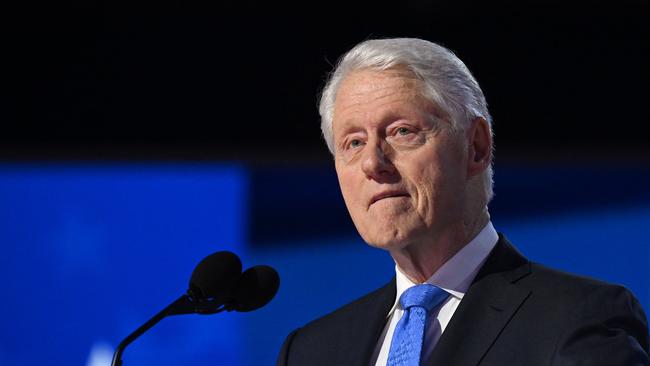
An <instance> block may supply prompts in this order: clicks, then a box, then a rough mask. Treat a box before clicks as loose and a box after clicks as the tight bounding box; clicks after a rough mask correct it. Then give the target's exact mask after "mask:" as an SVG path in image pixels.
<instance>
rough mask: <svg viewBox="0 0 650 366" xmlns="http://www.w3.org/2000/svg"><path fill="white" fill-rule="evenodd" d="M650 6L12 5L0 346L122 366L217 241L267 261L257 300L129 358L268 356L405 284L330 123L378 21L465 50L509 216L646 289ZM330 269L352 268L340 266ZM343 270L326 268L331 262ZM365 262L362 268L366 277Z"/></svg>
mask: <svg viewBox="0 0 650 366" xmlns="http://www.w3.org/2000/svg"><path fill="white" fill-rule="evenodd" d="M648 10H649V9H648V3H647V2H645V1H619V2H616V4H614V3H602V4H594V3H589V2H584V3H583V2H577V3H575V2H574V3H572V5H570V6H569V5H566V4H563V3H560V2H553V1H551V2H549V1H544V2H531V3H527V4H525V5H524V4H521V3H515V2H510V3H508V2H505V3H502V4H499V5H495V4H487V3H485V4H483V3H481V4H474V3H472V2H469V1H454V2H451V1H432V2H421V1H402V2H400V3H399V4H397V3H394V4H390V5H389V4H386V5H385V6H379V3H376V2H375V3H372V4H371V3H367V4H365V5H364V4H358V5H355V6H352V5H350V4H346V5H343V4H329V3H328V4H325V3H323V4H320V3H319V4H316V5H314V4H308V3H305V4H303V5H291V6H290V5H285V4H278V3H269V2H256V1H240V2H229V1H224V2H220V3H218V4H217V3H212V4H204V3H200V2H196V1H188V2H172V1H162V2H160V1H157V2H153V1H151V2H145V1H137V2H133V1H132V2H128V3H120V2H116V1H111V2H88V1H83V2H82V1H76V2H75V1H68V2H64V3H55V4H54V3H53V4H49V5H44V6H42V7H37V6H34V5H30V7H16V8H14V9H8V11H5V12H3V14H2V15H1V17H2V18H3V19H2V20H3V21H2V22H0V24H2V25H0V27H2V32H1V33H2V36H0V37H2V38H3V40H2V41H3V42H2V44H3V59H4V61H5V67H4V68H3V71H2V73H3V82H2V83H1V85H2V86H1V87H0V88H1V89H0V93H2V94H1V97H2V98H0V103H1V104H0V107H1V108H0V118H1V121H2V132H1V133H0V160H1V161H0V218H1V220H0V245H1V248H2V252H3V255H1V256H0V275H2V277H3V278H5V280H4V281H2V282H0V293H1V294H2V295H0V296H1V297H2V298H1V301H0V364H1V365H62V364H66V365H88V366H100V365H108V364H109V363H110V357H111V355H112V352H113V350H114V347H115V346H116V345H117V343H119V341H120V340H121V339H122V338H123V337H124V336H126V335H127V334H128V333H130V332H131V331H133V330H134V329H135V328H136V327H138V326H139V325H140V324H141V323H143V322H144V321H146V320H147V319H148V318H149V317H151V316H152V315H154V314H155V313H156V312H158V311H159V310H160V309H162V308H163V307H164V306H166V305H167V304H168V303H169V302H171V301H172V300H174V299H175V298H176V297H178V296H179V295H180V294H181V293H183V292H184V291H185V290H186V288H187V282H188V280H189V277H190V274H191V271H192V269H193V268H194V265H195V264H196V263H198V261H199V260H200V259H202V258H203V257H204V256H206V255H208V254H210V253H212V252H215V251H218V250H231V251H234V252H236V253H238V254H239V255H240V257H241V258H242V261H243V263H244V266H245V267H250V266H253V265H256V264H269V265H271V266H273V267H275V268H276V269H277V270H278V272H279V273H280V276H281V279H282V281H281V286H280V291H279V293H278V295H277V297H276V298H275V299H274V300H273V301H272V302H271V303H270V304H269V305H268V306H266V307H264V308H262V309H260V310H258V311H256V312H253V313H224V314H218V315H212V316H199V315H186V316H178V317H172V318H168V319H165V320H163V321H162V322H161V323H159V324H158V325H157V326H156V327H154V328H153V329H151V330H150V331H149V332H148V333H146V334H145V335H144V336H143V337H141V338H140V339H138V340H137V341H136V342H135V343H133V344H132V345H131V346H130V347H129V348H128V349H127V351H126V353H125V354H124V363H125V365H127V366H128V365H151V364H156V365H179V364H194V363H200V362H206V363H214V364H224V365H268V364H273V362H274V360H275V357H276V355H277V352H278V350H279V347H280V345H281V343H282V341H283V339H284V337H285V336H286V335H287V334H288V333H289V332H290V331H291V330H292V329H294V328H296V327H298V326H300V325H302V324H304V323H305V322H307V321H309V320H310V319H313V318H315V317H317V316H319V315H322V314H324V313H326V312H328V311H331V310H333V309H335V308H336V307H338V306H339V305H341V304H343V303H345V302H348V301H350V300H352V299H354V298H356V297H357V296H359V295H361V294H363V293H365V292H367V291H369V290H372V289H374V288H376V287H379V286H381V285H383V284H384V283H385V282H387V281H389V280H390V278H391V276H392V274H393V272H394V267H393V264H392V261H391V259H390V257H389V256H388V255H387V254H386V253H383V252H381V251H378V250H374V249H370V248H368V247H367V246H366V245H365V244H364V243H363V242H362V241H361V239H360V238H359V237H358V235H357V234H356V232H355V230H354V227H353V225H352V223H351V221H350V219H349V217H348V215H347V212H346V209H345V206H344V204H343V200H342V198H341V197H340V193H339V191H338V185H337V180H336V175H335V173H334V169H333V164H332V162H331V157H330V156H329V153H328V152H327V149H326V147H325V145H324V143H323V142H322V141H321V137H320V129H319V117H318V113H317V102H318V98H317V95H318V91H319V90H320V89H321V88H322V86H323V82H324V79H325V76H326V74H327V72H328V71H330V70H331V68H332V64H333V63H335V61H336V59H337V58H338V56H339V55H341V54H342V53H343V52H345V51H346V50H347V49H349V48H350V47H352V46H353V45H354V44H356V43H357V42H359V41H361V40H363V39H367V38H375V37H395V36H410V37H420V38H425V39H429V40H431V41H435V42H438V43H441V44H442V45H444V46H446V47H448V48H450V49H451V50H453V51H454V52H455V53H456V54H457V55H458V56H459V57H460V58H461V59H463V60H464V61H465V62H466V64H467V65H468V67H469V68H470V70H472V71H473V73H474V75H475V76H476V78H477V79H478V81H479V83H480V84H481V86H482V88H483V90H484V92H485V94H486V96H487V100H488V103H489V104H490V110H491V113H492V115H493V117H494V121H495V122H494V129H495V134H496V137H495V141H496V161H495V171H496V174H495V180H496V185H495V191H496V197H495V199H494V201H493V203H492V204H491V213H492V217H493V222H494V224H495V226H496V228H497V230H498V231H501V232H503V233H505V235H506V236H508V237H509V238H510V239H511V241H513V242H514V243H515V244H516V245H517V246H518V248H519V249H520V250H521V251H522V252H523V253H524V254H525V255H527V256H528V257H529V258H531V259H532V260H534V261H536V262H541V263H544V264H546V265H549V266H552V267H556V268H559V269H562V270H566V271H570V272H575V273H580V274H584V275H588V276H593V277H597V278H600V279H603V280H606V281H610V282H615V283H620V284H623V285H625V286H627V287H629V288H630V289H632V291H633V292H634V293H635V294H636V295H637V297H638V298H639V300H640V301H641V303H642V304H643V306H644V308H645V309H646V311H649V310H650V191H649V190H648V187H649V186H650V169H649V168H650V141H649V140H650V139H649V137H648V136H649V132H650V128H649V127H648V124H649V122H650V121H649V118H648V113H647V106H648V100H649V97H650V93H648V90H647V85H648V81H649V80H650V78H649V75H648V74H649V72H648V67H647V65H648V64H650V62H649V61H650V56H649V55H650V52H649V51H650V50H649V46H648V45H649V44H650V42H649V41H650V29H649V27H650V25H649V23H648V22H647V14H648ZM332 268H335V270H334V271H332ZM325 273H327V276H325ZM349 278H354V279H355V281H354V283H353V284H350V283H349V282H350V281H349V280H348V279H349Z"/></svg>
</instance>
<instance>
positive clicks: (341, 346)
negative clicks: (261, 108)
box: [277, 39, 650, 366]
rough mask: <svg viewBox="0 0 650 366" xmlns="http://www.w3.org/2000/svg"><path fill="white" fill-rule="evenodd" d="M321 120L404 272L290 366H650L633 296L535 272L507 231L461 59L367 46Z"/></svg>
mask: <svg viewBox="0 0 650 366" xmlns="http://www.w3.org/2000/svg"><path fill="white" fill-rule="evenodd" d="M320 114H321V117H322V125H321V127H322V130H323V135H324V137H325V140H326V142H327V145H328V147H329V149H330V150H331V152H332V153H333V155H334V160H335V168H336V172H337V175H338V179H339V184H340V187H341V192H342V194H343V198H344V200H345V203H346V206H347V208H348V211H349V212H350V215H351V217H352V220H353V221H354V224H355V226H356V228H357V230H358V231H359V233H360V234H361V236H362V237H363V239H364V240H365V241H366V242H367V243H368V244H369V245H372V246H374V247H377V248H380V249H384V250H386V251H388V252H389V253H390V255H391V256H392V257H393V259H394V261H395V263H396V266H395V271H396V276H395V279H394V280H392V281H391V282H390V283H388V284H387V285H386V286H384V287H382V288H380V289H378V290H376V291H375V292H373V293H370V294H368V295H366V296H364V297H362V298H360V299H359V300H357V301H355V302H353V303H351V304H348V305H346V306H344V307H342V308H340V309H338V310H336V311H335V312H333V313H331V314H329V315H326V316H325V317H323V318H320V319H318V320H315V321H313V322H311V323H309V324H307V325H306V326H304V327H302V328H300V329H298V330H296V331H294V332H293V333H291V334H290V335H289V337H288V338H287V340H286V341H285V343H284V345H283V347H282V350H281V352H280V356H279V358H278V362H277V364H278V365H289V366H296V365H306V366H307V365H308V366H313V365H328V366H329V365H418V364H422V365H453V366H460V365H499V366H501V365H650V361H649V358H648V327H647V320H646V318H645V315H644V313H643V310H642V309H641V307H640V305H639V303H638V301H637V300H636V299H635V298H634V296H633V295H632V294H631V293H630V292H629V291H627V290H626V289H625V288H623V287H620V286H615V285H610V284H606V283H603V282H599V281H595V280H591V279H586V278H580V277H576V276H572V275H568V274H565V273H561V272H558V271H554V270H551V269H548V268H545V267H543V266H540V265H538V264H534V263H531V262H529V261H528V260H527V259H526V258H524V257H523V256H522V255H521V254H520V253H519V252H517V250H516V249H515V248H514V247H513V246H512V244H510V243H509V242H508V240H507V239H506V238H505V237H504V236H502V235H500V234H497V232H496V231H495V229H494V227H493V226H492V224H491V222H490V215H489V213H488V209H487V204H488V202H489V201H490V199H491V197H492V171H491V163H492V132H491V118H490V115H489V113H488V110H487V105H486V102H485V97H484V95H483V92H482V91H481V89H480V87H479V85H478V83H477V82H476V80H475V79H474V78H473V76H472V75H471V74H470V72H469V70H468V69H467V68H466V67H465V65H464V64H463V63H462V62H461V61H460V60H459V59H458V58H457V57H456V56H455V55H453V54H452V53H451V52H450V51H449V50H447V49H445V48H443V47H441V46H438V45H436V44H433V43H431V42H428V41H424V40H419V39H386V40H369V41H366V42H363V43H361V44H359V45H357V46H356V47H355V48H353V49H352V50H350V51H349V52H348V53H347V54H346V55H345V56H344V57H343V58H342V59H341V60H340V62H339V64H338V65H337V68H336V69H335V71H334V72H333V74H332V75H331V78H330V80H329V82H328V83H327V85H326V87H325V89H324V91H323V94H322V97H321V104H320Z"/></svg>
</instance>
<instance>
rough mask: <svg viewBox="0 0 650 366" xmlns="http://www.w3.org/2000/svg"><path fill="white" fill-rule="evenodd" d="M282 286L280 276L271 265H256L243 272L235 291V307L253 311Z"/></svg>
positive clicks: (235, 308)
mask: <svg viewBox="0 0 650 366" xmlns="http://www.w3.org/2000/svg"><path fill="white" fill-rule="evenodd" d="M279 287H280V276H278V272H276V271H275V270H274V269H273V268H271V267H269V266H264V265H261V266H255V267H251V268H249V269H247V270H246V271H244V273H242V276H241V279H240V280H239V287H238V288H237V290H236V291H235V301H234V302H233V309H234V310H237V311H251V310H255V309H259V308H261V307H262V306H264V305H266V304H267V303H268V302H269V301H271V299H273V297H274V296H275V294H276V293H277V292H278V288H279Z"/></svg>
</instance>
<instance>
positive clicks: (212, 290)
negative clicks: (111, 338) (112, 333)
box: [111, 251, 280, 366]
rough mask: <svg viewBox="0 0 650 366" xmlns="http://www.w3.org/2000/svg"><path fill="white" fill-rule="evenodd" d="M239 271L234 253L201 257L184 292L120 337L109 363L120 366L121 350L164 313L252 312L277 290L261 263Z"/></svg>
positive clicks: (274, 277) (272, 275) (275, 277)
mask: <svg viewBox="0 0 650 366" xmlns="http://www.w3.org/2000/svg"><path fill="white" fill-rule="evenodd" d="M241 271H242V264H241V261H240V260H239V257H237V255H236V254H234V253H231V252H227V251H222V252H216V253H213V254H210V255H209V256H207V257H205V258H203V260H201V262H199V264H197V266H196V267H195V268H194V271H193V272H192V277H191V278H190V284H189V290H188V291H187V293H186V294H183V295H182V296H181V297H179V298H178V299H176V301H174V302H172V303H171V304H170V305H169V306H167V307H166V308H164V309H163V310H162V311H160V312H159V313H158V314H156V315H154V317H153V318H151V319H149V320H148V321H147V322H146V323H144V324H143V325H141V326H140V327H139V328H138V329H136V330H135V331H134V332H133V333H131V334H129V335H128V336H127V337H126V338H124V339H123V340H122V342H120V344H119V345H118V346H117V349H116V350H115V353H114V354H113V361H112V362H111V365H112V366H121V365H122V353H123V352H124V349H125V348H126V347H127V346H128V345H129V344H131V342H133V341H134V340H136V339H137V338H138V337H139V336H141V335H142V334H144V332H146V331H147V330H149V329H151V327H153V326H154V325H156V324H157V323H158V322H159V321H161V320H162V319H163V318H165V317H166V316H169V315H179V314H193V313H198V314H215V313H219V312H222V311H224V310H227V311H232V310H235V311H252V310H255V309H259V308H261V307H262V306H264V305H266V304H267V303H268V302H269V301H271V299H273V297H274V296H275V294H276V293H277V292H278V288H279V287H280V277H279V276H278V273H277V272H276V271H275V270H274V269H273V268H271V267H269V266H264V265H261V266H255V267H251V268H249V269H247V270H246V271H244V273H242V272H241Z"/></svg>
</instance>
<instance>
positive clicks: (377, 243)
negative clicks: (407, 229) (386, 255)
mask: <svg viewBox="0 0 650 366" xmlns="http://www.w3.org/2000/svg"><path fill="white" fill-rule="evenodd" d="M378 234H379V235H378ZM361 236H362V238H363V239H364V241H365V242H366V243H368V245H370V246H371V247H374V248H378V249H383V250H387V251H393V250H399V249H404V248H406V247H407V246H408V245H409V243H410V242H411V240H410V238H409V237H408V236H405V235H403V233H402V232H400V231H399V230H394V231H392V232H389V231H387V232H385V233H374V234H373V235H370V236H369V235H361Z"/></svg>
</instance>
